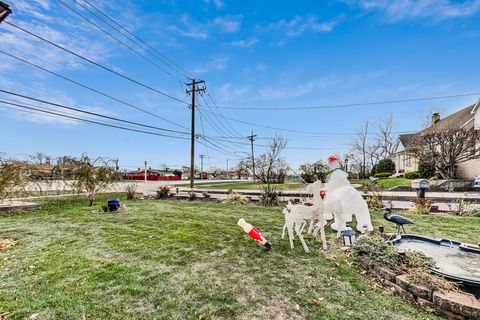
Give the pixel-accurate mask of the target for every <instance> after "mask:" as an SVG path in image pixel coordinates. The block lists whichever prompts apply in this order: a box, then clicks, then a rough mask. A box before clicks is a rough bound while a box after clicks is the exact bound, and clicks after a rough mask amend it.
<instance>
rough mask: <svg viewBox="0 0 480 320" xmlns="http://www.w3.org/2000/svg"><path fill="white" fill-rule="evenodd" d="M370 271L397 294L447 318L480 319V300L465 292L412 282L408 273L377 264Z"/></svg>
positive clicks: (460, 319) (459, 319)
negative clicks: (446, 290)
mask: <svg viewBox="0 0 480 320" xmlns="http://www.w3.org/2000/svg"><path fill="white" fill-rule="evenodd" d="M370 273H371V274H372V275H374V276H375V277H377V278H379V279H380V280H381V281H382V282H383V283H384V284H385V285H386V286H388V287H390V288H393V290H394V292H395V294H396V295H398V296H400V297H402V298H404V299H407V300H411V301H414V302H415V303H417V304H418V305H420V306H421V307H423V308H430V309H433V310H435V313H436V314H437V315H439V316H441V317H444V318H446V319H454V320H457V319H458V320H466V319H475V320H480V301H479V300H477V298H475V296H473V295H471V294H468V293H464V292H461V291H459V292H454V291H449V292H441V291H436V290H431V289H429V288H427V287H425V286H421V285H417V284H414V283H411V282H410V281H409V280H408V279H407V275H406V274H400V275H398V274H395V273H394V272H393V271H392V270H390V269H387V268H383V267H378V266H375V267H373V268H370Z"/></svg>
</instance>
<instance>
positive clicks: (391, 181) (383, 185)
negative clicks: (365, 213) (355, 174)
mask: <svg viewBox="0 0 480 320" xmlns="http://www.w3.org/2000/svg"><path fill="white" fill-rule="evenodd" d="M411 182H412V180H409V179H405V178H387V179H378V180H376V181H375V184H376V185H377V186H378V187H379V188H380V189H382V190H388V189H391V188H394V187H398V186H410V185H411ZM350 183H352V184H359V185H361V187H358V188H357V189H359V190H364V189H365V184H367V183H369V180H368V179H361V180H350Z"/></svg>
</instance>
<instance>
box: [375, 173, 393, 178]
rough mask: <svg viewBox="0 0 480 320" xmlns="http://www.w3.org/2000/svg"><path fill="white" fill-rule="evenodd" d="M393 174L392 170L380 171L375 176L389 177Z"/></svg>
mask: <svg viewBox="0 0 480 320" xmlns="http://www.w3.org/2000/svg"><path fill="white" fill-rule="evenodd" d="M391 175H392V174H391V173H390V172H379V173H375V178H388V177H390V176H391Z"/></svg>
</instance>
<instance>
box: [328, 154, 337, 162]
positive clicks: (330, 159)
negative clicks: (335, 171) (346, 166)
mask: <svg viewBox="0 0 480 320" xmlns="http://www.w3.org/2000/svg"><path fill="white" fill-rule="evenodd" d="M335 161H338V158H337V156H335V155H333V154H332V155H331V156H330V157H328V162H335Z"/></svg>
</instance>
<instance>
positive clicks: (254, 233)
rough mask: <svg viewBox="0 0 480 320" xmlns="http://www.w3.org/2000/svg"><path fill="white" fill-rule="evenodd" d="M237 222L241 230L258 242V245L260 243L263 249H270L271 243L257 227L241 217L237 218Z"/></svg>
mask: <svg viewBox="0 0 480 320" xmlns="http://www.w3.org/2000/svg"><path fill="white" fill-rule="evenodd" d="M237 224H238V225H239V226H240V227H241V228H242V229H243V231H245V233H246V234H248V235H249V236H250V238H252V239H253V240H255V241H257V242H258V243H260V245H262V246H263V248H264V249H265V250H267V251H268V250H270V249H272V244H271V243H270V242H268V241H267V240H266V239H265V238H264V237H263V236H262V234H261V233H260V231H258V229H257V228H254V227H253V226H252V225H251V224H250V223H248V222H246V221H245V220H244V219H243V218H242V219H240V220H238V223H237Z"/></svg>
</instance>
